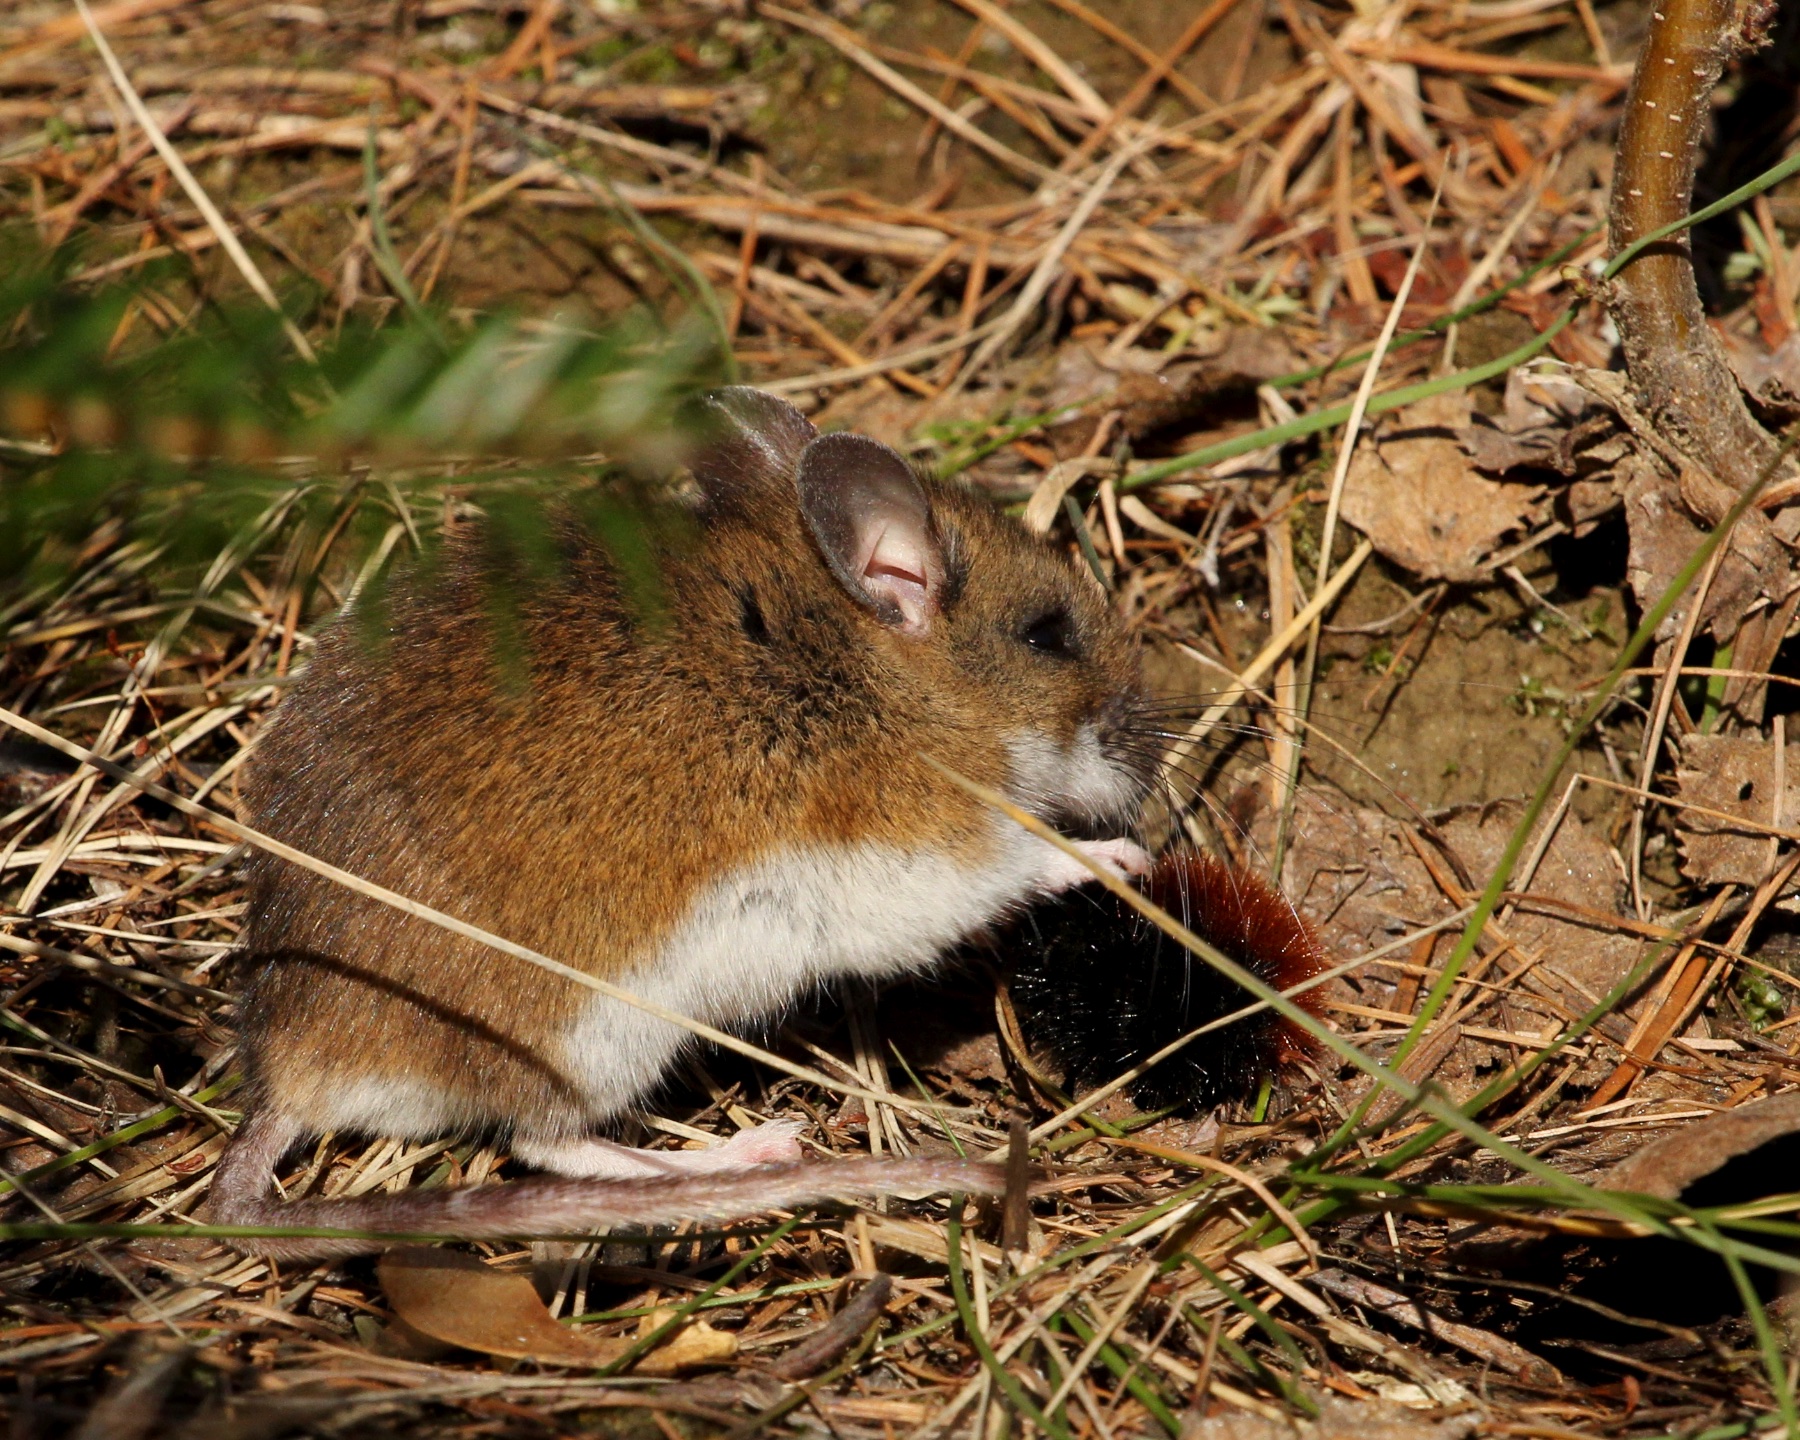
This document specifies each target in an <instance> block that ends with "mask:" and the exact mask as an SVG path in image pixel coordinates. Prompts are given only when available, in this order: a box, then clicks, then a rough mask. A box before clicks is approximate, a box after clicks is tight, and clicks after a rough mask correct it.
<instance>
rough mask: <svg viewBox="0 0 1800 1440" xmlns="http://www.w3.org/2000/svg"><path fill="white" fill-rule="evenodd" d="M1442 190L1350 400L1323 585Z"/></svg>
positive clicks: (1322, 542) (1322, 552)
mask: <svg viewBox="0 0 1800 1440" xmlns="http://www.w3.org/2000/svg"><path fill="white" fill-rule="evenodd" d="M1443 189H1444V187H1443V184H1442V182H1441V181H1440V182H1439V184H1438V189H1437V194H1434V195H1433V196H1432V197H1431V209H1430V210H1428V211H1427V212H1426V215H1425V230H1424V233H1423V234H1421V235H1420V236H1419V243H1418V244H1417V245H1416V246H1414V247H1413V253H1412V260H1411V261H1410V262H1409V263H1408V264H1407V267H1406V278H1405V279H1403V280H1402V281H1401V282H1400V289H1399V291H1398V292H1397V293H1396V294H1395V296H1394V303H1393V304H1392V305H1390V306H1389V307H1388V313H1387V319H1386V320H1385V321H1383V322H1382V326H1381V334H1380V336H1379V337H1377V339H1376V341H1375V348H1374V349H1373V350H1371V351H1370V352H1369V363H1368V364H1366V365H1365V366H1363V373H1362V381H1361V383H1360V384H1358V385H1357V387H1356V398H1355V399H1354V400H1353V401H1351V402H1350V418H1349V419H1347V420H1346V421H1344V439H1343V443H1342V444H1340V445H1339V446H1338V455H1337V465H1336V466H1335V467H1334V468H1333V470H1332V472H1331V496H1330V498H1329V499H1328V500H1327V501H1326V502H1325V526H1324V529H1323V531H1322V532H1321V533H1320V536H1319V583H1320V584H1321V585H1323V584H1324V583H1325V581H1326V580H1328V579H1329V578H1330V576H1331V543H1332V541H1333V540H1335V539H1336V538H1337V522H1338V511H1339V510H1340V509H1341V508H1342V505H1343V500H1344V481H1345V479H1346V477H1348V475H1349V473H1350V461H1351V458H1352V457H1353V456H1354V455H1355V453H1356V439H1357V435H1358V434H1359V433H1360V432H1361V430H1362V422H1363V415H1364V413H1365V412H1366V411H1367V410H1368V408H1369V397H1370V396H1371V395H1373V394H1374V393H1375V380H1376V377H1377V376H1379V375H1380V373H1381V362H1382V361H1383V360H1385V359H1387V352H1388V347H1389V346H1390V345H1392V344H1393V343H1394V332H1395V331H1397V330H1398V329H1399V328H1400V312H1401V311H1402V310H1404V309H1405V308H1406V301H1407V297H1408V296H1410V295H1411V294H1412V287H1413V281H1414V280H1416V279H1417V278H1418V274H1419V266H1420V264H1421V263H1422V262H1423V261H1424V259H1425V251H1426V247H1427V245H1428V244H1429V242H1430V239H1431V222H1432V220H1433V219H1434V218H1436V216H1437V207H1438V199H1439V196H1441V195H1442V194H1443Z"/></svg>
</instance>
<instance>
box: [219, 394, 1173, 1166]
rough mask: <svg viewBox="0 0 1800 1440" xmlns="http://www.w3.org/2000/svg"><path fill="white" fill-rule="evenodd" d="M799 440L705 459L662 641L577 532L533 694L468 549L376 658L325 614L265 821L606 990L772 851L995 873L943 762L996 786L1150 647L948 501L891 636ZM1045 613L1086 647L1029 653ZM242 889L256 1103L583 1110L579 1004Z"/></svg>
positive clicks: (1121, 699) (943, 499)
mask: <svg viewBox="0 0 1800 1440" xmlns="http://www.w3.org/2000/svg"><path fill="white" fill-rule="evenodd" d="M802 423H803V422H802ZM778 448H780V449H781V450H782V453H781V454H780V455H778V456H777V457H775V459H774V460H771V459H770V458H769V457H768V456H759V455H756V454H749V453H746V452H743V451H741V450H740V449H736V448H733V447H731V446H730V445H725V446H723V447H715V448H714V449H713V450H711V451H707V452H703V453H702V454H701V456H700V458H698V459H697V460H696V462H695V469H696V471H697V473H698V474H699V476H700V479H701V481H702V482H703V485H705V487H706V489H707V490H708V494H709V501H708V503H707V504H706V505H705V506H704V507H703V508H702V512H701V517H700V524H699V534H698V538H697V540H696V541H695V543H692V544H689V545H686V546H677V547H674V550H673V552H672V553H669V554H667V555H665V556H664V557H663V558H662V561H661V566H662V575H663V585H664V592H665V596H666V614H664V615H663V616H661V617H660V623H655V621H656V617H653V616H647V615H643V614H638V613H634V611H633V608H632V606H631V604H630V603H629V602H628V601H627V600H626V599H625V598H624V596H623V595H622V593H621V590H620V586H619V583H618V581H617V579H616V576H615V573H614V570H613V568H612V566H611V564H610V562H609V561H608V559H607V556H606V554H605V552H604V551H603V549H602V548H601V547H600V546H599V545H598V544H597V543H596V542H595V541H593V540H592V539H589V538H587V537H586V536H585V535H583V534H582V533H580V532H579V531H578V530H576V529H575V528H574V527H570V528H569V529H568V530H567V531H566V532H565V533H564V534H563V536H562V541H563V544H564V547H565V550H566V554H565V557H564V559H565V562H566V563H565V565H564V567H563V569H562V571H561V573H560V577H559V578H558V579H557V580H556V581H555V582H554V583H551V584H548V585H546V586H544V587H543V588H542V589H541V590H540V591H538V592H537V593H533V594H528V595H525V596H523V597H522V599H521V605H522V626H521V629H522V635H523V641H524V648H523V651H522V653H521V654H520V655H519V656H517V657H515V658H516V660H517V661H518V663H519V664H520V665H521V666H522V668H523V671H524V674H525V675H526V677H527V678H528V682H529V683H528V688H527V689H526V691H525V693H523V694H518V693H514V692H513V691H510V690H509V689H508V687H507V682H506V677H505V675H504V673H503V670H502V667H501V666H500V665H499V664H498V663H497V661H496V653H495V647H496V645H497V643H498V638H497V632H496V627H495V625H494V624H493V622H492V621H491V619H490V611H489V608H488V596H487V592H486V591H485V590H484V586H483V582H482V580H481V576H480V567H479V565H478V564H477V563H476V561H477V558H478V551H477V547H476V544H475V543H470V544H465V545H459V546H452V547H451V555H450V558H449V559H448V560H447V562H446V563H445V564H444V566H443V567H442V569H441V571H440V573H439V574H438V575H437V576H436V577H435V579H433V580H431V581H429V582H421V583H415V584H412V585H410V586H409V585H406V584H404V583H403V584H401V585H399V586H397V587H396V592H395V596H394V599H393V604H392V613H391V621H390V623H389V624H388V626H387V627H386V632H385V634H384V635H383V636H382V637H380V643H378V644H374V645H371V644H369V643H367V641H366V639H365V637H364V636H363V635H361V634H360V633H359V631H358V629H357V627H356V626H354V625H349V624H346V625H339V626H338V627H336V628H335V629H333V630H332V631H331V632H329V633H328V634H326V635H325V636H324V637H323V638H322V640H321V642H320V644H319V647H318V650H317V653H316V654H315V656H314V658H313V661H312V664H311V667H310V669H309V670H308V672H307V674H306V676H305V677H304V678H303V680H302V681H301V682H300V683H299V684H298V685H297V686H296V687H295V689H294V691H293V693H292V694H291V695H290V696H289V697H288V698H287V699H286V700H285V701H284V702H283V704H282V706H281V708H280V710H279V712H278V713H277V715H276V717H275V719H274V720H273V722H272V723H271V724H270V725H269V727H268V728H267V730H266V731H265V733H264V735H263V736H262V738H261V741H260V744H259V746H258V748H257V750H256V751H255V753H254V756H253V759H252V762H251V766H250V770H249V773H248V776H247V780H246V795H247V798H248V801H249V810H250V820H251V822H252V823H253V824H255V825H256V826H258V827H259V828H261V829H263V830H265V831H267V832H268V833H270V834H272V835H274V836H275V837H276V838H278V839H281V840H284V841H287V842H288V843H290V844H292V845H295V846H297V847H299V848H302V849H304V850H307V851H309V852H310V853H312V854H313V855H315V856H317V857H318V858H320V859H322V860H326V861H329V862H330V863H332V864H334V865H337V866H340V867H342V868H343V869H345V870H348V871H351V872H352V873H354V874H357V875H359V876H362V877H364V878H366V879H368V880H371V881H374V882H377V883H379V884H381V885H385V886H387V887H389V888H391V889H393V890H396V891H399V892H401V893H403V894H406V895H408V896H411V897H414V898H416V899H418V900H420V901H423V902H425V903H426V904H429V905H432V906H435V907H438V908H440V909H443V910H445V911H448V912H450V913H451V914H454V915H456V916H458V917H459V918H461V919H464V920H467V921H469V922H471V923H473V924H475V925H478V926H481V927H483V928H485V929H488V930H491V931H494V932H497V933H499V934H502V935H505V936H507V937H508V938H510V939H513V940H516V941H518V942H520V943H522V944H524V945H528V946H531V947H532V948H534V949H536V950H538V951H541V952H543V953H546V954H549V955H552V956H554V957H556V958H557V959H559V960H562V961H564V962H565V963H567V964H570V965H574V966H577V967H579V968H582V969H584V970H586V971H588V972H589V973H591V974H593V975H596V976H600V977H604V978H608V979H619V978H620V977H622V976H624V975H626V973H627V972H628V971H629V970H630V968H631V967H632V966H633V965H634V964H635V963H637V962H640V961H641V960H643V959H644V958H645V957H646V956H647V955H649V954H650V953H651V952H652V951H653V950H654V948H655V946H656V945H657V943H658V942H659V940H661V939H662V938H664V937H665V936H667V935H668V933H669V932H670V930H671V929H672V928H673V927H674V926H675V925H676V924H677V923H678V922H679V921H680V919H681V918H682V916H683V915H684V914H685V913H686V912H687V910H688V908H689V906H690V905H691V903H692V902H693V900H694V898H695V896H696V894H697V893H698V892H699V891H700V890H701V889H702V888H703V887H705V886H706V885H707V884H708V882H709V881H711V880H713V879H714V878H716V877H719V876H720V875H722V874H724V873H725V872H727V871H728V870H731V869H733V868H734V867H739V866H743V865H745V864H748V863H751V862H754V861H755V860H757V859H759V858H760V857H763V856H766V855H768V854H769V853H770V852H772V851H774V850H776V849H777V848H778V847H782V846H792V845H795V844H797V843H806V842H816V843H820V844H833V843H837V844H850V843H855V842H861V841H874V842H886V843H889V844H892V845H895V846H902V847H917V846H921V845H924V844H926V843H928V842H929V843H934V844H935V845H936V846H938V847H940V848H942V849H945V850H947V851H949V852H951V853H953V854H955V855H956V856H958V857H959V858H960V859H962V860H964V861H965V862H966V863H967V864H968V865H969V866H971V867H975V866H979V865H980V864H981V863H982V858H983V855H984V853H985V848H986V847H987V846H988V845H990V844H991V843H992V842H991V839H990V837H991V834H992V829H991V815H990V813H989V812H988V811H986V810H985V808H984V807H982V806H981V805H979V804H978V803H977V802H975V801H973V800H972V799H970V798H969V797H968V796H966V795H965V794H963V793H962V792H961V791H960V790H958V789H957V788H955V787H954V786H953V785H951V784H950V783H949V782H947V781H946V780H945V779H944V778H943V777H942V776H941V775H940V774H938V773H937V772H936V771H934V770H933V769H932V768H931V767H930V766H929V765H928V764H927V763H926V762H925V760H924V758H923V757H924V756H925V755H927V754H929V755H930V756H932V757H934V758H936V759H937V760H939V761H941V762H943V763H945V764H947V765H949V766H951V767H953V768H955V769H956V770H958V771H961V772H962V773H963V774H965V775H968V776H970V777H972V778H974V779H976V780H978V781H981V782H983V783H984V784H987V785H989V786H994V787H996V788H1000V787H1003V786H1004V785H1005V783H1006V780H1007V775H1008V757H1007V752H1006V748H1005V742H1006V737H1007V734H1008V733H1009V732H1010V731H1013V730H1015V729H1017V728H1018V727H1020V726H1022V725H1025V724H1028V723H1029V724H1033V725H1035V726H1036V727H1037V728H1039V729H1040V730H1042V731H1043V732H1044V733H1046V734H1048V735H1049V736H1050V737H1051V738H1053V739H1055V740H1056V741H1058V742H1059V743H1066V742H1068V741H1069V740H1070V739H1071V738H1072V737H1073V735H1074V733H1075V730H1076V728H1077V727H1078V726H1079V725H1080V724H1082V723H1083V722H1084V721H1103V722H1105V723H1106V724H1107V725H1110V726H1113V727H1117V726H1120V725H1122V724H1123V723H1124V722H1125V720H1126V718H1127V717H1126V715H1125V713H1124V712H1125V711H1126V710H1127V709H1128V708H1129V706H1130V704H1131V703H1132V701H1133V700H1134V698H1135V696H1136V694H1137V683H1138V682H1137V670H1136V658H1135V655H1134V653H1133V650H1132V648H1131V646H1130V645H1129V644H1128V643H1127V641H1126V639H1125V637H1124V635H1123V633H1122V631H1121V630H1120V628H1119V626H1118V622H1117V620H1116V619H1115V617H1114V616H1113V615H1112V613H1111V611H1110V609H1109V608H1108V606H1107V604H1106V602H1105V599H1104V597H1103V596H1102V595H1101V594H1100V592H1099V591H1098V589H1097V588H1096V587H1095V586H1094V585H1093V583H1092V582H1091V580H1089V579H1088V578H1087V577H1086V576H1084V575H1082V574H1080V573H1078V572H1077V571H1076V570H1075V569H1074V568H1073V567H1072V566H1071V564H1070V563H1069V561H1068V560H1067V558H1066V557H1064V556H1062V555H1059V554H1057V553H1055V552H1054V551H1053V550H1052V549H1051V548H1050V547H1048V546H1047V545H1045V544H1044V543H1042V542H1040V541H1038V540H1035V539H1033V538H1031V537H1029V536H1027V535H1026V534H1025V533H1024V532H1023V531H1022V530H1021V529H1020V528H1019V527H1018V526H1016V525H1014V524H1013V523H1012V522H1010V521H1008V520H1006V519H1005V518H1003V517H1001V516H999V515H997V514H996V513H995V512H994V511H993V509H992V508H991V507H990V506H989V505H988V504H987V503H986V502H984V501H982V500H980V499H979V498H977V497H975V496H973V495H971V494H970V493H968V492H967V491H965V490H964V489H962V488H960V487H958V486H955V485H950V484H937V483H929V484H928V486H927V488H928V493H929V495H930V500H931V506H932V517H933V525H934V528H935V530H936V534H937V537H938V539H939V541H940V543H941V545H942V547H943V551H944V554H945V556H946V557H947V571H948V578H947V581H946V584H945V589H944V595H945V604H944V609H943V613H942V614H941V615H940V616H939V617H938V620H937V622H936V623H934V625H933V626H932V629H931V631H930V633H929V634H928V635H926V636H924V637H913V636H907V635H902V634H899V633H896V631H895V630H893V629H892V628H890V627H889V626H886V625H884V624H883V623H882V622H881V620H880V619H879V618H878V617H877V616H876V614H874V613H873V612H872V611H871V610H870V609H868V608H866V607H865V606H863V605H860V604H859V603H857V601H856V600H855V599H853V598H852V597H851V595H850V594H849V593H848V592H847V591H846V589H845V588H844V586H843V585H841V584H840V583H839V582H838V580H837V579H836V578H834V576H833V575H832V573H831V572H830V570H829V569H828V567H827V565H826V563H825V561H824V560H823V558H822V557H821V555H820V552H819V550H818V547H817V546H816V545H815V544H814V543H813V540H812V537H811V535H810V534H809V533H808V532H807V529H806V526H805V523H804V521H803V519H802V517H801V515H800V513H799V511H798V509H797V508H796V505H795V502H794V498H793V490H792V482H791V470H790V469H788V468H784V466H790V465H791V458H792V456H791V453H789V452H791V450H792V445H791V444H788V443H787V442H786V441H785V440H784V442H783V445H782V446H781V447H778ZM1050 606H1063V607H1065V608H1066V609H1067V610H1068V612H1069V614H1070V615H1071V617H1072V622H1073V629H1074V633H1075V635H1076V637H1077V643H1078V646H1079V650H1080V658H1079V659H1078V660H1071V661H1069V662H1067V663H1057V662H1048V661H1046V660H1045V659H1044V658H1043V657H1042V656H1039V655H1034V654H1032V653H1031V652H1030V651H1029V650H1028V649H1027V648H1026V647H1025V646H1023V645H1022V644H1021V643H1020V642H1019V639H1018V632H1019V627H1020V626H1021V624H1023V623H1025V622H1026V621H1028V620H1029V618H1030V617H1031V616H1032V615H1034V614H1036V613H1038V612H1040V611H1041V610H1043V609H1044V608H1046V607H1050ZM1120 763H1122V764H1126V765H1129V764H1130V762H1129V761H1126V760H1121V762H1120ZM1140 768H1141V767H1140ZM250 876H251V890H250V905H249V918H248V922H247V929H246V935H245V942H246V946H247V948H248V950H249V952H250V957H251V965H252V969H253V972H254V973H253V977H252V981H251V984H250V987H249V992H248V994H247V996H246V999H245V1003H244V1007H243V1014H244V1022H243V1042H244V1047H245V1052H246V1057H247V1060H248V1062H249V1066H250V1070H251V1075H252V1080H253V1084H254V1090H253V1103H256V1104H259V1105H262V1106H265V1107H272V1108H273V1109H275V1110H278V1111H279V1112H280V1113H281V1114H282V1115H283V1116H284V1117H286V1119H288V1120H291V1121H292V1122H294V1124H295V1125H297V1126H298V1127H299V1131H300V1132H304V1131H305V1130H306V1129H307V1127H308V1126H309V1125H311V1124H312V1121H311V1118H310V1117H311V1116H312V1115H313V1114H314V1113H315V1112H317V1111H319V1110H320V1109H321V1108H322V1102H323V1100H324V1098H325V1097H328V1096H330V1095H331V1094H333V1093H334V1092H337V1091H340V1089H341V1087H345V1086H349V1085H354V1084H357V1083H359V1082H366V1081H368V1080H370V1079H384V1078H385V1079H396V1080H399V1079H405V1080H410V1081H413V1082H424V1083H426V1084H429V1085H430V1086H432V1087H435V1088H437V1089H439V1090H441V1091H445V1092H449V1093H451V1094H454V1095H455V1096H457V1097H458V1099H459V1100H460V1102H461V1104H462V1107H463V1108H465V1109H466V1110H467V1112H468V1113H469V1114H470V1116H471V1117H472V1119H473V1120H474V1121H475V1122H476V1123H488V1124H492V1125H495V1126H501V1127H505V1126H508V1125H529V1126H532V1127H533V1128H540V1129H543V1130H546V1131H554V1130H556V1129H559V1128H561V1129H566V1128H568V1127H567V1126H566V1125H564V1124H561V1123H559V1121H558V1118H557V1117H564V1118H566V1117H569V1116H571V1115H572V1114H573V1115H575V1116H577V1117H581V1116H582V1109H583V1102H582V1101H581V1100H580V1098H579V1097H578V1096H577V1095H576V1093H575V1090H574V1088H573V1086H572V1084H571V1082H570V1081H569V1080H568V1079H567V1078H566V1077H564V1076H562V1075H560V1074H559V1073H558V1072H557V1070H556V1068H555V1060H554V1058H553V1057H554V1055H555V1054H556V1053H557V1052H556V1045H555V1039H556V1037H557V1036H559V1035H561V1034H562V1033H563V1032H564V1031H565V1030H566V1029H567V1027H568V1026H569V1025H570V1023H571V1022H572V1021H573V1020H574V1018H575V1016H576V1014H577V1011H578V1010H579V1008H580V1007H581V1006H582V1005H583V1004H584V1003H586V1002H587V1001H588V999H589V996H588V995H587V994H586V992H584V991H583V990H582V989H581V988H580V987H578V986H575V985H573V984H570V983H568V982H567V981H564V980H562V979H559V978H557V977H555V976H553V975H550V974H547V973H544V972H542V971H539V970H536V969H534V968H531V967H529V966H526V965H524V964H522V963H520V962H518V961H516V960H513V959H511V958H509V957H507V956H504V955H501V954H498V953H495V952H493V951H491V950H488V949H486V948H484V947H482V946H480V945H478V944H476V943H474V942H471V941H467V940H463V939H461V938H459V937H456V936H454V935H451V934H449V933H447V932H445V931H443V930H441V929H439V928H436V927H434V926H432V925H429V924H427V923H425V922H423V921H419V920H415V919H412V918H409V917H407V916H405V915H402V914H400V913H399V912H397V911H395V910H392V909H390V908H388V907H386V906H384V905H381V904H378V903H375V902H373V901H369V900H365V899H363V898H361V897H359V896H357V895H355V894H353V893H350V892H348V891H346V890H345V889H343V888H341V887H339V886H337V885H334V884H332V883H331V882H329V881H327V880H324V879H322V878H320V877H317V876H315V875H312V874H310V873H307V872H304V871H301V870H299V869H297V868H296V867H293V866H291V865H288V864H286V863H285V862H281V861H279V860H275V859H272V858H270V857H268V856H266V855H259V856H257V857H256V858H255V859H254V860H253V861H252V862H251V865H250ZM744 1018H745V1019H749V1018H753V1017H744ZM600 1118H603V1117H600V1116H585V1118H581V1119H580V1123H581V1124H586V1123H590V1122H591V1121H593V1120H597V1119H600ZM313 1128H317V1127H316V1126H314V1127H313ZM576 1128H579V1125H578V1126H577V1127H576ZM297 1133H298V1132H297Z"/></svg>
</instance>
